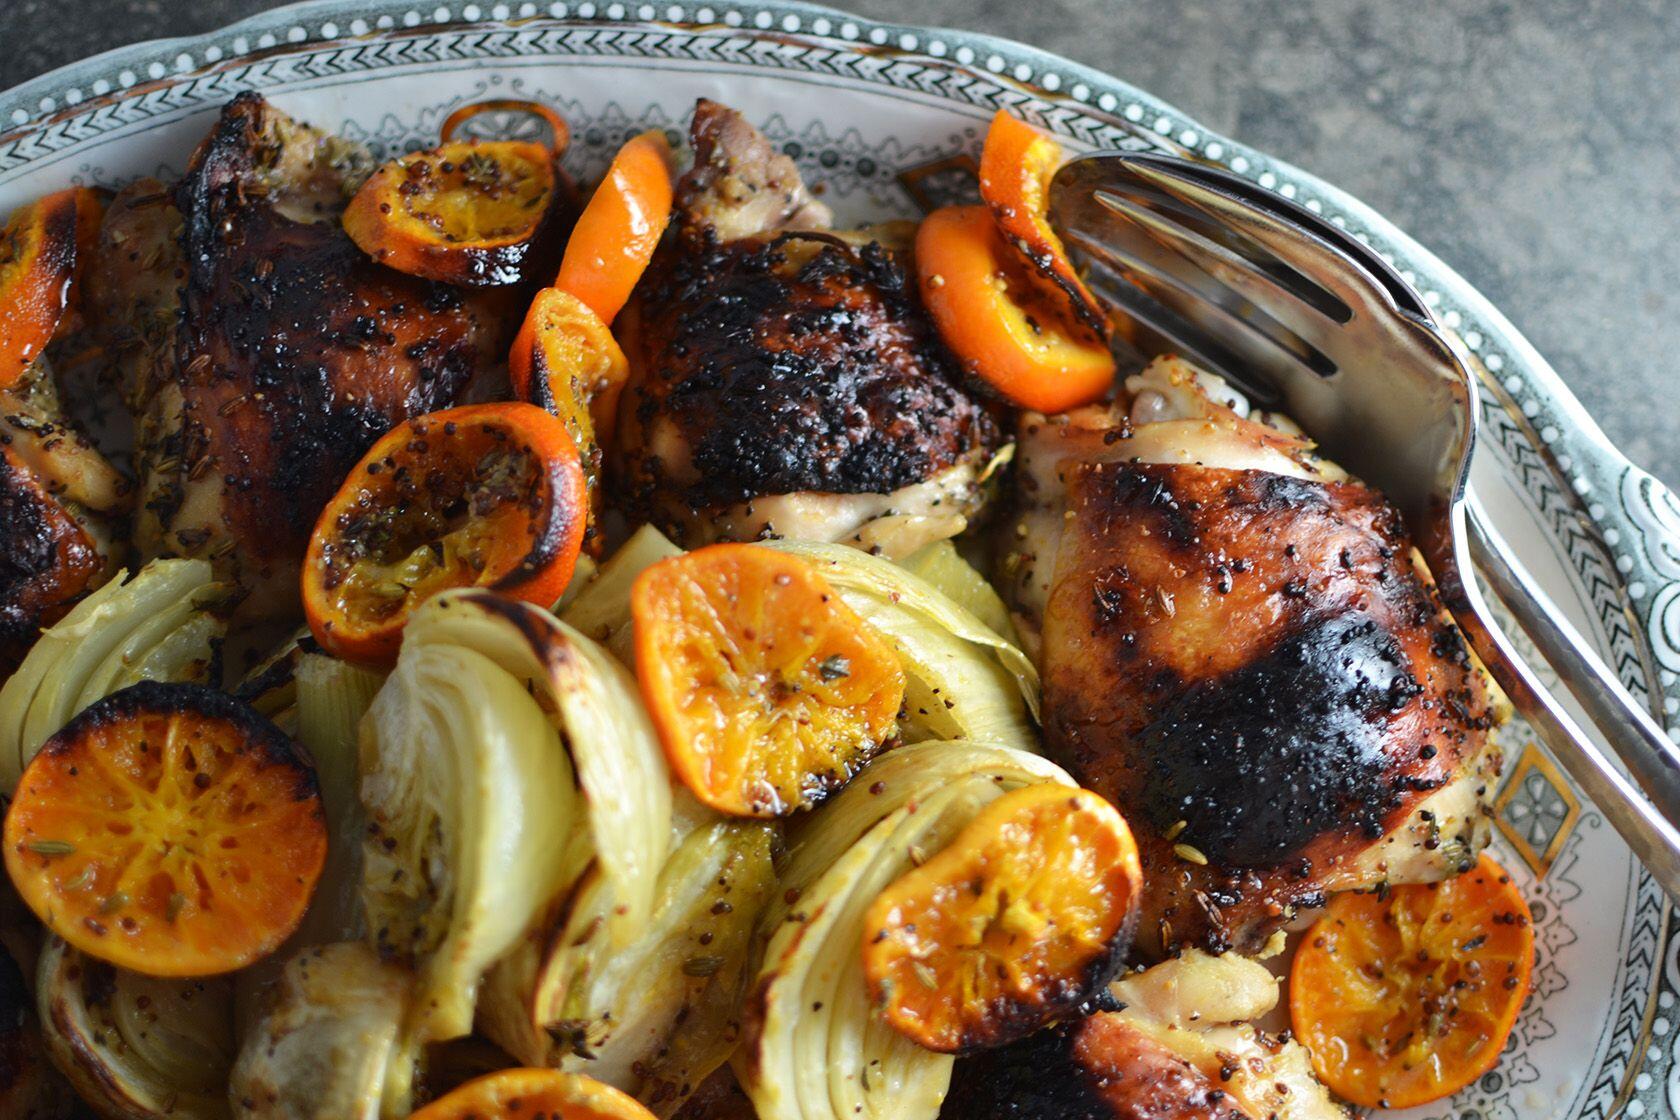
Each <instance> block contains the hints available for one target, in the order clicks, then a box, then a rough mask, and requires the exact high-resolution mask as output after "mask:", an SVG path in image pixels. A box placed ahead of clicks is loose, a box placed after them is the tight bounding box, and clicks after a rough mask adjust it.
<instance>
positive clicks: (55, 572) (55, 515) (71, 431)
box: [0, 358, 132, 678]
mask: <svg viewBox="0 0 1680 1120" xmlns="http://www.w3.org/2000/svg"><path fill="white" fill-rule="evenodd" d="M131 492H132V487H131V486H130V485H129V483H128V480H127V479H125V478H123V477H122V476H121V475H120V474H118V473H117V471H116V469H115V468H114V467H112V466H111V464H110V463H108V462H106V460H105V457H104V456H103V455H101V454H100V453H99V452H98V451H97V450H96V449H95V448H94V446H93V445H92V444H91V443H89V442H88V441H87V440H86V439H84V438H83V437H82V435H81V434H80V433H79V432H77V431H76V429H75V428H74V427H72V426H71V425H70V423H69V421H68V420H67V419H65V417H64V415H63V412H62V409H61V408H60V407H59V402H58V392H57V386H56V384H55V383H54V380H53V373H52V369H51V368H50V366H49V364H48V362H47V359H45V358H42V359H40V360H38V361H37V362H36V363H35V364H34V365H33V366H32V367H31V368H30V370H29V371H27V372H26V373H25V375H24V378H23V379H22V380H21V381H20V382H19V383H18V384H17V385H15V386H14V387H13V388H12V389H11V390H7V391H0V526H4V527H5V529H4V532H0V678H3V677H4V676H5V675H6V674H8V673H10V672H11V671H12V670H13V669H14V668H16V667H17V664H18V662H19V661H21V660H22V659H23V655H24V654H25V653H27V652H28V651H29V647H30V646H31V645H33V644H34V642H35V638H36V636H37V635H38V634H39V633H40V631H41V628H42V627H44V626H50V625H51V624H52V623H54V622H56V621H58V619H59V618H60V617H61V616H62V615H63V614H64V613H65V611H67V610H69V609H70V607H71V606H73V605H74V604H75V603H76V601H77V600H78V599H80V598H82V597H83V596H84V595H86V594H88V593H89V592H91V591H94V590H97V589H98V588H99V587H100V586H101V585H102V584H104V583H105V581H106V580H108V579H110V578H111V576H112V575H113V574H115V572H116V569H117V567H118V564H119V563H120V561H121V555H120V548H119V546H118V543H117V541H118V537H117V533H116V530H117V528H118V525H119V522H120V519H121V518H122V517H123V516H124V515H125V514H126V513H127V510H128V505H129V501H130V499H131V496H132V493H131Z"/></svg>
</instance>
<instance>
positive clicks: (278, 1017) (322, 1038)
mask: <svg viewBox="0 0 1680 1120" xmlns="http://www.w3.org/2000/svg"><path fill="white" fill-rule="evenodd" d="M408 988H409V974H408V972H407V971H406V970H404V969H402V968H400V967H398V966H396V965H392V964H388V963H386V962H384V961H381V960H380V959H379V955H378V954H377V953H376V952H374V950H373V948H372V947H371V946H369V945H368V944H366V943H365V942H361V941H343V942H338V943H336V944H332V945H319V946H315V947H313V948H309V949H305V950H303V951H302V952H300V953H298V954H296V955H295V956H293V957H292V958H291V960H289V961H287V962H286V964H285V968H284V971H282V972H281V974H280V977H279V980H278V981H277V982H276V983H275V984H274V985H273V986H272V987H270V988H269V989H268V990H267V991H266V992H264V993H263V998H262V1004H261V1007H260V1008H259V1011H258V1015H257V1018H256V1022H255V1026H254V1027H253V1028H252V1029H251V1030H248V1031H246V1032H245V1036H244V1042H243V1045H242V1046H241V1047H240V1050H239V1057H238V1060H237V1061H235V1062H234V1065H233V1070H232V1073H231V1074H230V1076H229V1080H228V1099H229V1100H230V1101H231V1102H232V1105H233V1114H234V1116H236V1117H238V1118H239V1120H376V1118H377V1117H378V1116H379V1105H380V1099H381V1095H382V1094H383V1092H384V1086H385V1073H386V1066H387V1064H388V1063H389V1062H390V1061H391V1058H392V1057H393V1055H394V1053H395V1051H396V1045H397V1033H398V1031H399V1030H400V1029H401V1027H402V1021H403V1013H404V1008H405V1006H406V1004H407V998H408Z"/></svg>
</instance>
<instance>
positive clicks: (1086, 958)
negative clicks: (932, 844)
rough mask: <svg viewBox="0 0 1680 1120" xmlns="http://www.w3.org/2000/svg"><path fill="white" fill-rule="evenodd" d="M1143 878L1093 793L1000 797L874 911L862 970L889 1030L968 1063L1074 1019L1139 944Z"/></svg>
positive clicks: (1049, 791) (1062, 789) (1067, 790)
mask: <svg viewBox="0 0 1680 1120" xmlns="http://www.w3.org/2000/svg"><path fill="white" fill-rule="evenodd" d="M1142 886H1143V870H1142V867H1141V865H1140V864H1139V862H1138V852H1137V845H1136V844H1135V843H1134V842H1133V840H1132V834H1131V830H1130V829H1128V828H1127V827H1126V822H1125V820H1124V818H1122V817H1121V816H1120V814H1119V813H1118V812H1116V811H1115V809H1114V807H1113V806H1112V805H1110V804H1109V803H1108V802H1107V801H1105V800H1103V799H1102V798H1101V797H1100V796H1098V795H1097V794H1095V793H1092V792H1091V791H1090V790H1084V789H1076V788H1074V787H1071V786H1063V785H1033V786H1027V787H1025V788H1023V789H1018V790H1015V791H1014V792H1012V793H1008V794H1005V795H1004V796H1003V797H1001V798H999V799H998V800H996V801H994V802H992V803H991V804H990V805H988V806H986V808H984V809H982V810H981V811H980V813H979V814H978V815H977V816H975V818H974V820H972V821H970V822H969V824H968V826H967V827H966V828H964V829H963V830H962V831H961V832H960V833H958V834H957V837H956V839H954V840H952V841H951V843H950V844H949V845H948V846H947V847H946V848H944V849H943V850H942V851H940V852H939V853H938V854H937V855H935V856H934V857H933V858H932V859H930V860H928V861H927V862H926V863H924V864H922V865H921V866H920V867H917V868H914V869H912V870H910V871H908V872H906V873H905V874H904V875H903V876H902V877H900V878H899V879H898V881H897V882H895V883H893V884H892V886H890V887H888V888H887V889H886V890H885V891H884V892H882V894H881V897H880V898H878V899H876V900H875V903H874V905H873V906H871V907H870V909H869V913H868V916H867V918H866V919H865V925H864V945H863V968H864V975H865V976H866V977H867V979H868V982H869V986H870V990H871V992H872V993H873V996H874V998H875V1000H876V1003H877V1005H878V1006H879V1007H880V1009H881V1011H882V1013H883V1014H884V1015H885V1016H886V1018H887V1021H888V1022H889V1023H891V1024H892V1025H893V1027H894V1028H895V1029H896V1030H898V1031H899V1033H901V1034H903V1035H905V1036H907V1037H908V1038H911V1039H913V1040H915V1041H916V1042H919V1043H921V1044H922V1045H923V1046H925V1047H927V1048H928V1049H930V1050H938V1051H940V1052H942V1053H947V1054H961V1053H967V1052H969V1051H972V1050H978V1049H982V1048H985V1047H991V1046H1001V1045H1003V1044H1004V1043H1007V1042H1013V1041H1014V1040H1016V1039H1019V1038H1023V1037H1025V1036H1026V1035H1028V1034H1031V1033H1032V1032H1033V1031H1035V1030H1038V1029H1039V1028H1040V1027H1043V1026H1045V1025H1047V1024H1048V1023H1050V1022H1051V1021H1053V1020H1055V1019H1058V1018H1064V1017H1066V1016H1068V1015H1071V1014H1073V1013H1074V1012H1075V1010H1076V1009H1077V1008H1078V1007H1079V1005H1080V1004H1082V1003H1084V1002H1085V1001H1087V1000H1089V999H1090V998H1091V997H1092V996H1093V995H1095V994H1096V993H1097V991H1098V990H1099V989H1101V988H1102V987H1103V986H1104V985H1105V984H1107V983H1108V982H1109V981H1110V980H1112V979H1113V978H1114V974H1115V973H1116V972H1117V971H1118V970H1119V968H1120V965H1121V964H1122V962H1123V959H1124V957H1125V953H1126V951H1127V949H1128V948H1129V947H1130V944H1131V932H1132V927H1133V925H1134V924H1135V919H1134V912H1135V903H1136V901H1137V898H1138V894H1139V892H1140V891H1141V889H1142Z"/></svg>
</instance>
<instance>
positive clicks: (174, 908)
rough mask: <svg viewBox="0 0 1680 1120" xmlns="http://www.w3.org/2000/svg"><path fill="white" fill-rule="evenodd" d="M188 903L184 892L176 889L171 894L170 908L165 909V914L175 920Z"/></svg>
mask: <svg viewBox="0 0 1680 1120" xmlns="http://www.w3.org/2000/svg"><path fill="white" fill-rule="evenodd" d="M186 905H187V896H186V895H184V894H182V893H181V892H180V891H175V892H173V893H171V894H170V896H169V906H168V909H166V910H165V911H164V914H163V916H164V917H165V918H167V919H168V920H169V921H171V922H173V921H174V920H175V919H176V918H179V917H180V916H181V911H182V909H183V908H185V906H186Z"/></svg>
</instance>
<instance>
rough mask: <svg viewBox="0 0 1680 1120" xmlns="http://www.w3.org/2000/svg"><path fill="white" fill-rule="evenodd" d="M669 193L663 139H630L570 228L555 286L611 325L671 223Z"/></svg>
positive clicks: (658, 136) (655, 136) (647, 136)
mask: <svg viewBox="0 0 1680 1120" xmlns="http://www.w3.org/2000/svg"><path fill="white" fill-rule="evenodd" d="M671 192H672V182H671V148H670V145H669V144H667V143H666V142H665V134H664V133H662V132H658V131H651V132H644V133H642V134H641V135H640V136H634V137H631V139H630V140H629V141H627V142H626V143H625V145H624V147H622V148H620V149H619V150H618V154H617V155H616V156H614V157H613V161H612V166H611V167H609V168H607V174H606V177H605V178H603V179H602V180H601V185H600V186H598V187H596V188H595V193H594V194H593V195H591V196H590V198H589V202H588V204H587V205H585V206H584V208H583V213H582V214H580V215H579V216H578V220H577V225H575V226H574V227H572V235H571V237H570V238H569V239H568V240H567V241H566V255H565V256H564V257H563V258H562V259H561V261H560V275H559V276H558V277H556V278H555V281H554V286H555V287H556V288H560V289H562V290H564V291H568V292H571V293H572V294H573V295H574V296H577V297H578V298H579V299H581V300H582V301H583V302H584V303H586V304H588V305H589V307H590V309H591V310H593V311H594V312H595V314H597V315H599V316H600V317H601V321H602V322H604V323H609V324H610V323H611V322H612V321H613V318H614V317H615V316H616V315H617V314H618V312H619V309H620V308H622V307H623V306H624V303H625V301H626V300H628V299H629V298H630V292H631V290H632V289H633V288H635V286H636V281H637V280H640V279H641V276H642V273H643V272H645V271H646V270H647V266H648V262H649V261H650V260H652V259H653V251H654V250H655V249H656V248H658V247H659V239H660V238H661V237H662V236H664V233H665V227H666V225H668V224H669V223H670V221H671Z"/></svg>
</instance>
